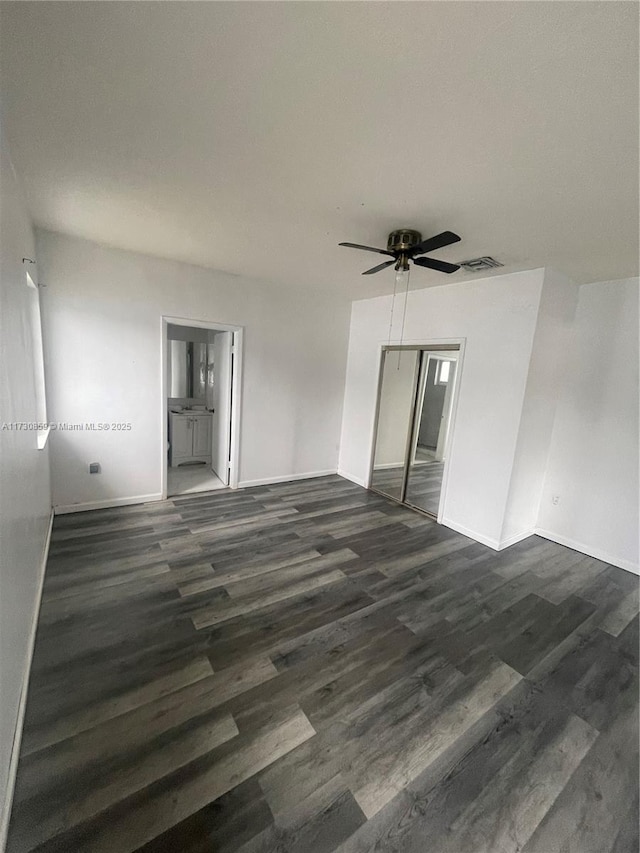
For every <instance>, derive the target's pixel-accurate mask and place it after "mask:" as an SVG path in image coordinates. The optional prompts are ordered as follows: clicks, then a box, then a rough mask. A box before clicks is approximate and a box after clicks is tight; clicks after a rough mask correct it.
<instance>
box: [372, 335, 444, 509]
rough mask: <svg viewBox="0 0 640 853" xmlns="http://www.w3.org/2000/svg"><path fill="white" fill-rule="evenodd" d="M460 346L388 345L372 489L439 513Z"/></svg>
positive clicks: (383, 372)
mask: <svg viewBox="0 0 640 853" xmlns="http://www.w3.org/2000/svg"><path fill="white" fill-rule="evenodd" d="M458 356H459V347H458V346H457V345H448V346H446V347H443V346H439V347H437V348H436V347H435V346H424V347H385V348H384V349H383V352H382V365H381V370H380V384H379V388H378V406H377V412H376V429H375V441H374V452H373V460H372V468H371V477H370V488H371V489H373V490H374V491H376V492H380V493H381V494H383V495H386V496H387V497H390V498H393V499H394V500H397V501H400V502H402V503H406V504H407V505H409V506H411V507H413V508H414V509H418V510H420V511H422V512H425V513H427V514H428V515H431V516H433V517H435V518H437V516H438V508H439V504H440V496H441V490H442V480H443V473H444V466H445V463H446V458H447V453H448V448H449V445H450V440H451V414H452V410H453V398H454V390H455V386H456V380H457V374H458Z"/></svg>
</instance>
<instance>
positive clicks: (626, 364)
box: [538, 278, 640, 573]
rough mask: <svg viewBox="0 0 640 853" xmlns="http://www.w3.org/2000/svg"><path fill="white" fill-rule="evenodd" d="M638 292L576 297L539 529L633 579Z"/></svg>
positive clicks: (626, 285)
mask: <svg viewBox="0 0 640 853" xmlns="http://www.w3.org/2000/svg"><path fill="white" fill-rule="evenodd" d="M638 291H639V280H638V279H637V278H632V279H624V280H622V281H610V282H604V283H599V284H588V285H583V286H582V287H580V289H579V298H578V307H577V310H576V319H575V325H574V331H573V335H572V338H571V341H570V346H569V347H567V350H566V353H565V357H566V359H567V374H566V381H565V384H564V387H563V391H562V394H561V397H560V399H559V402H558V407H557V412H556V419H555V425H554V429H553V438H552V442H551V449H550V453H549V460H548V466H547V474H546V478H545V482H544V489H543V492H542V502H541V505H540V514H539V518H538V527H539V528H540V532H541V533H542V534H543V535H545V536H548V537H549V538H551V539H554V540H556V541H558V542H561V543H562V544H565V545H568V546H569V547H571V548H576V549H577V550H579V551H584V552H585V553H587V554H591V555H593V556H595V557H598V558H600V559H603V560H606V561H607V562H609V563H613V564H614V565H617V566H621V567H623V568H626V569H629V570H631V571H635V572H637V573H640V571H639V568H638V537H639V532H638V526H639V507H638V492H639V484H638V461H639V460H638V445H639V434H638ZM554 497H556V498H558V503H557V504H554V503H553V499H554Z"/></svg>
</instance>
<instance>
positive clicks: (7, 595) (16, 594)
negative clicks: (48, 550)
mask: <svg viewBox="0 0 640 853" xmlns="http://www.w3.org/2000/svg"><path fill="white" fill-rule="evenodd" d="M0 184H1V186H2V201H1V207H0V340H1V341H2V357H1V362H0V363H1V367H0V790H1V791H2V792H3V796H2V802H3V803H4V804H5V806H4V811H3V820H4V821H5V822H6V818H7V814H6V808H7V803H8V794H9V792H10V789H11V785H12V778H11V777H12V773H10V766H11V764H10V763H11V753H12V748H13V746H14V736H15V733H16V728H17V726H18V728H19V717H20V713H21V695H22V694H23V690H25V689H26V679H27V677H28V666H29V661H30V656H31V644H32V641H33V630H34V628H35V621H34V620H35V617H36V613H37V606H38V602H39V594H40V583H41V578H42V569H43V558H44V548H45V543H46V539H47V533H48V528H49V518H50V514H51V493H50V487H49V452H48V449H47V448H45V449H44V450H38V449H37V446H36V433H35V432H32V431H12V430H7V429H4V428H2V426H3V425H4V424H10V423H12V422H16V421H17V422H37V421H38V410H37V405H36V372H35V365H34V357H33V352H34V339H33V330H32V325H31V317H30V310H29V298H30V296H32V295H33V291H31V292H30V291H29V289H28V288H27V286H26V278H25V269H26V266H25V264H23V263H22V258H23V257H28V258H32V259H35V247H34V240H33V233H32V230H31V224H30V222H29V218H28V216H27V213H26V209H25V206H24V202H23V199H22V194H21V191H20V187H19V185H18V182H17V180H16V177H15V173H14V171H13V168H12V166H11V163H10V160H9V154H8V151H7V146H6V140H5V138H4V135H3V136H2V138H1V139H0ZM29 269H30V272H31V274H32V276H33V277H34V280H36V281H37V278H38V276H37V273H36V272H35V271H34V267H33V266H32V265H29ZM4 828H6V827H4V826H3V827H1V828H0V847H2V837H1V835H2V831H3V830H4Z"/></svg>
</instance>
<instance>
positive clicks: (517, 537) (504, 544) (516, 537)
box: [498, 530, 535, 551]
mask: <svg viewBox="0 0 640 853" xmlns="http://www.w3.org/2000/svg"><path fill="white" fill-rule="evenodd" d="M534 533H535V530H525V531H524V533H514V534H513V536H507V538H506V539H501V540H500V542H499V544H498V551H502V550H503V549H504V548H510V547H511V546H512V545H515V544H516V542H522V540H523V539H528V538H529V537H530V536H533V534H534Z"/></svg>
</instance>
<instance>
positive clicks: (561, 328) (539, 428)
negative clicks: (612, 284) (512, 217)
mask: <svg viewBox="0 0 640 853" xmlns="http://www.w3.org/2000/svg"><path fill="white" fill-rule="evenodd" d="M577 298H578V287H577V285H575V284H574V283H573V282H572V281H571V280H570V279H568V278H566V276H563V275H561V274H560V273H558V272H556V271H555V270H551V269H545V271H544V284H543V288H542V296H541V299H540V308H539V310H538V319H537V323H536V331H535V335H534V339H533V346H532V352H531V361H530V363H529V371H528V375H527V385H526V388H525V396H524V402H523V406H522V414H521V418H520V427H519V429H518V443H517V445H516V451H515V456H514V460H513V470H512V472H511V481H510V484H509V495H508V498H507V508H506V512H505V519H504V525H503V529H502V535H501V544H502V546H503V547H504V546H506V545H508V544H511V543H513V542H516V541H517V540H518V539H522V538H524V537H526V536H529V535H531V533H532V531H533V530H534V528H535V527H536V524H537V519H538V511H539V508H540V499H541V496H542V486H543V482H544V475H545V470H546V467H547V456H548V454H549V445H550V443H551V433H552V430H553V423H554V418H555V414H556V405H557V401H558V397H559V395H560V394H561V393H562V389H563V384H564V378H565V376H564V374H565V370H566V355H565V354H566V347H567V343H568V341H569V339H570V330H571V326H572V323H573V318H574V315H575V310H576V302H577Z"/></svg>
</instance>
